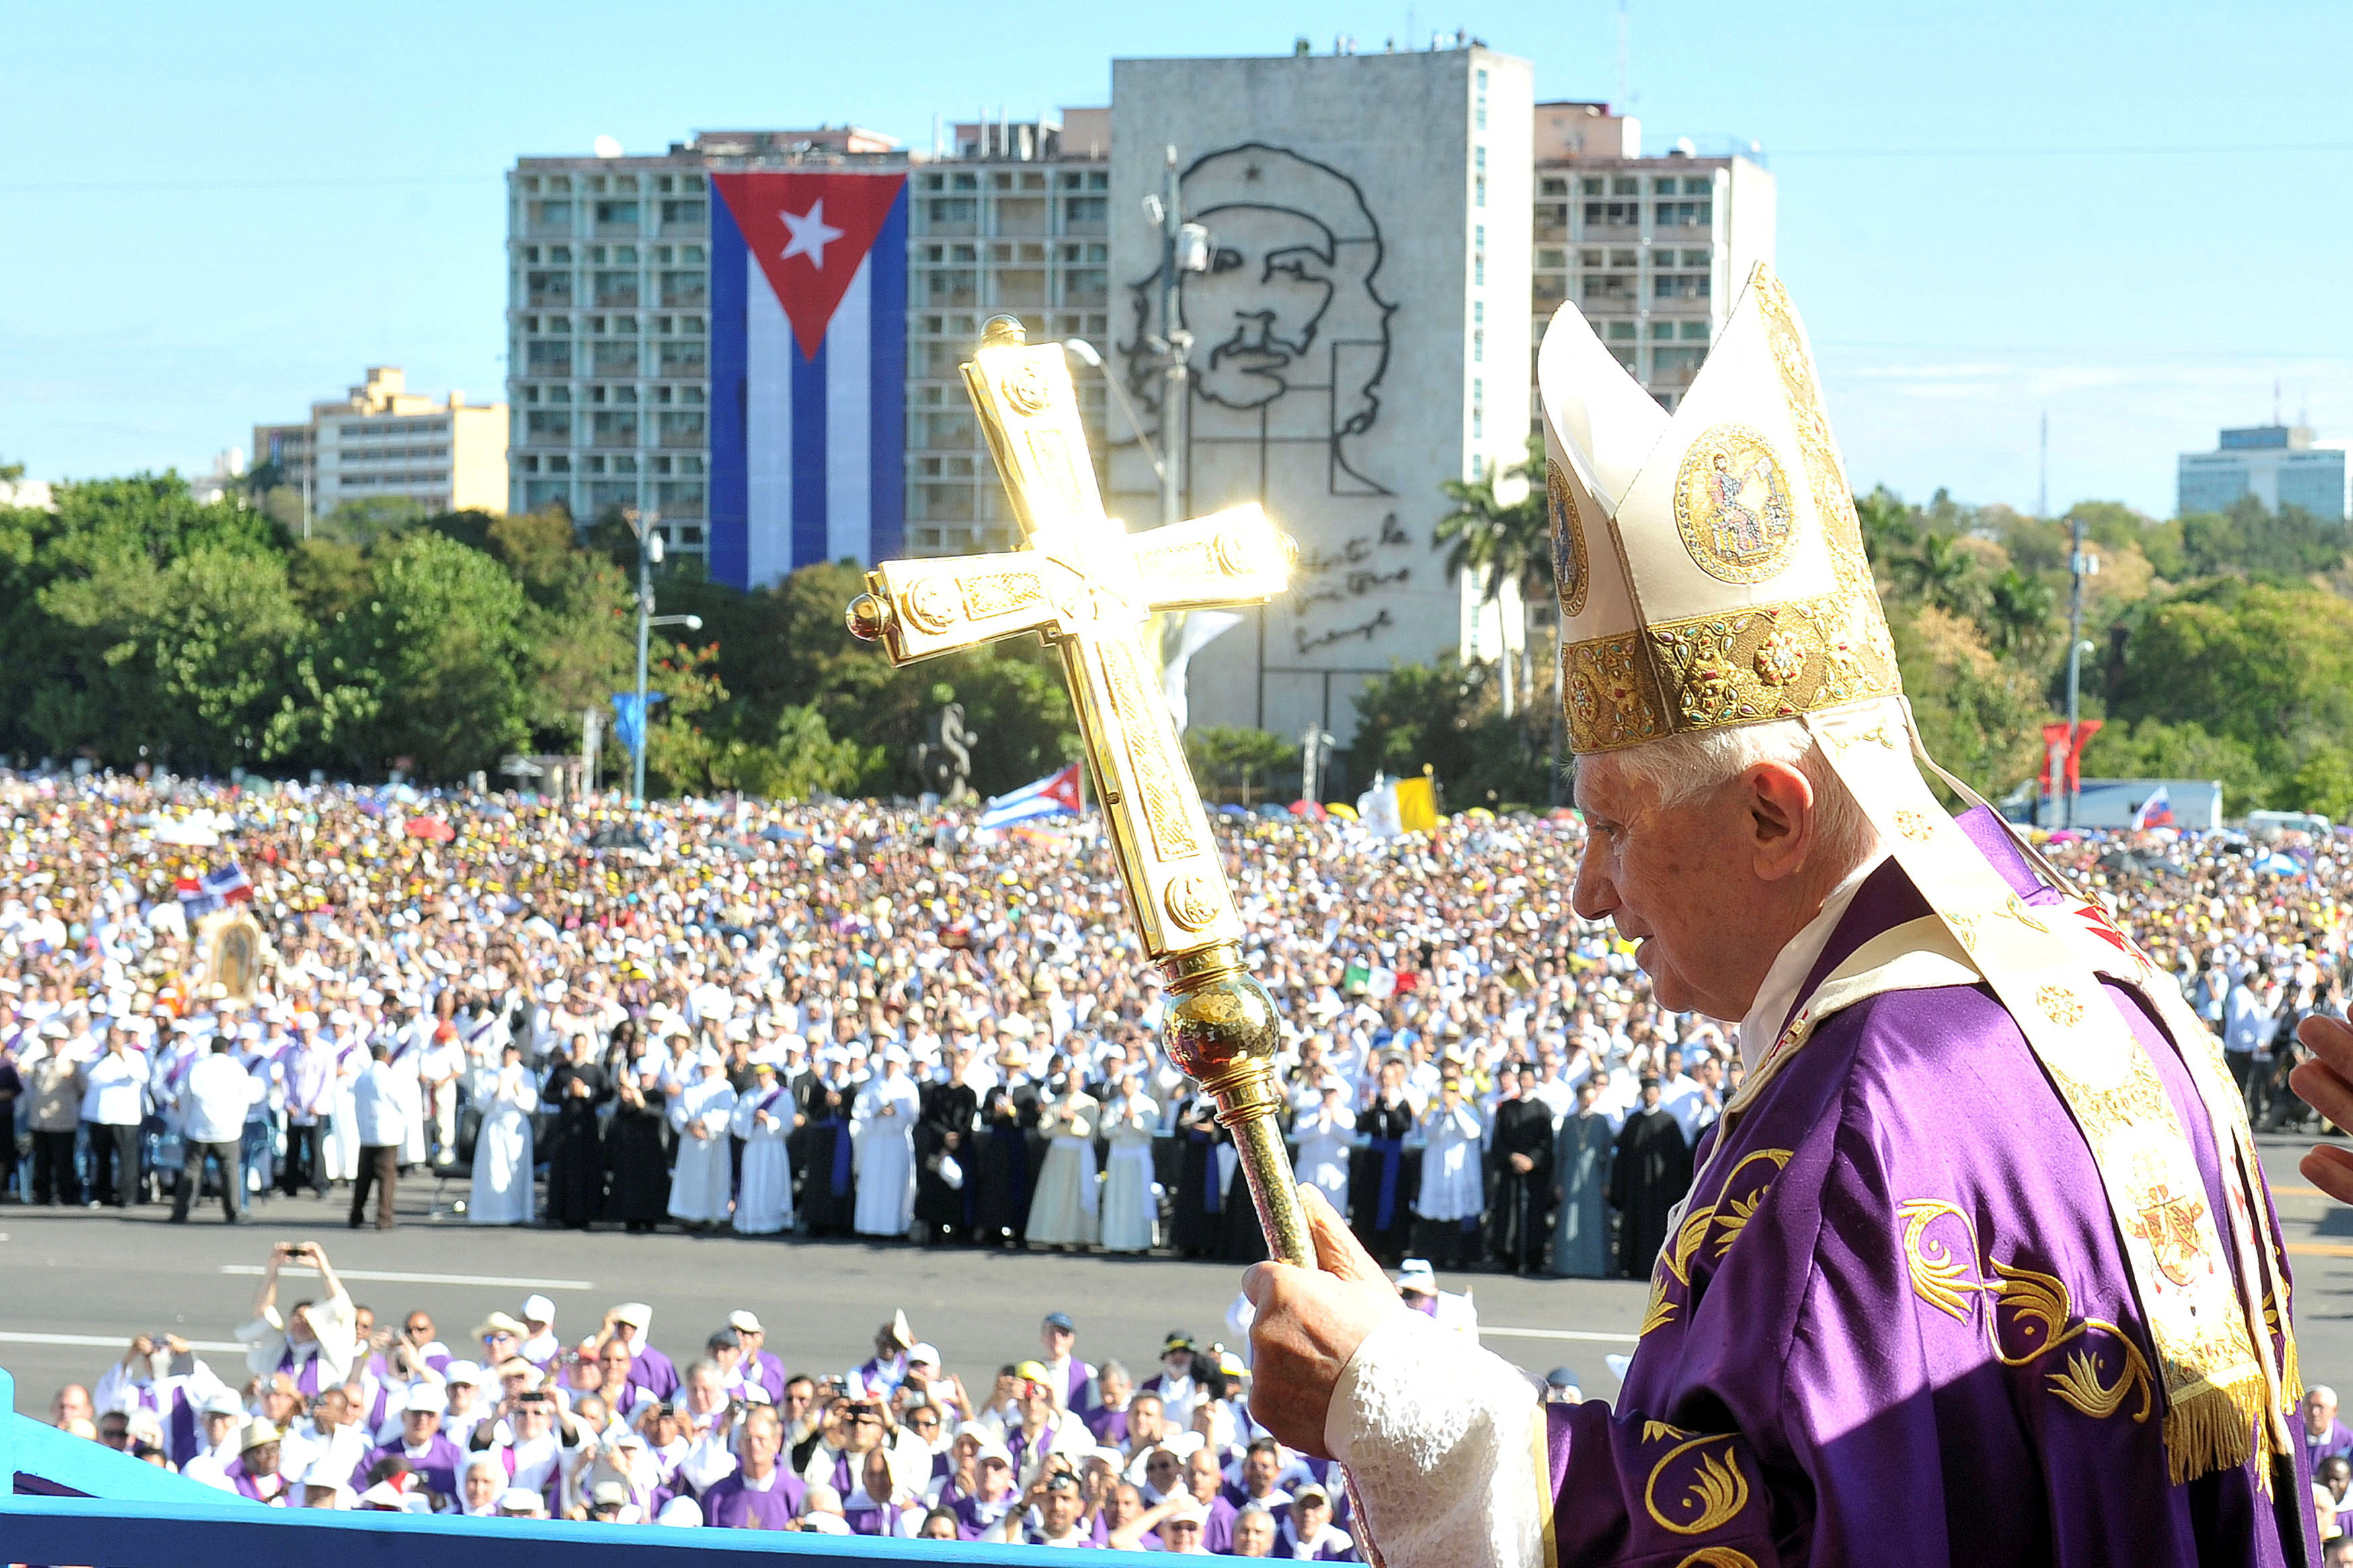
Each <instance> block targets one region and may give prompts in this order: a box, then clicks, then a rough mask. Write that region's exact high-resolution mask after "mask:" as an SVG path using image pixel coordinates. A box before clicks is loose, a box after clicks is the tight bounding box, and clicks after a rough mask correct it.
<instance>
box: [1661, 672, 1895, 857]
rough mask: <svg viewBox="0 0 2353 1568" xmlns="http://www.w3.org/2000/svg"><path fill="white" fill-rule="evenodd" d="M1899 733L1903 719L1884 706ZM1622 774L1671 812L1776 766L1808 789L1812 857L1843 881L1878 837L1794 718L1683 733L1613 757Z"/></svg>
mask: <svg viewBox="0 0 2353 1568" xmlns="http://www.w3.org/2000/svg"><path fill="white" fill-rule="evenodd" d="M1889 706H1890V708H1891V712H1892V717H1893V719H1894V722H1895V723H1896V724H1897V726H1898V727H1899V728H1900V727H1902V726H1903V724H1904V715H1903V711H1902V710H1901V709H1900V708H1894V706H1893V705H1892V704H1891V705H1889ZM1616 755H1617V758H1618V761H1619V764H1620V766H1621V767H1623V768H1624V769H1625V770H1626V773H1627V775H1628V776H1629V777H1630V778H1631V779H1633V780H1634V781H1636V782H1637V783H1639V784H1641V785H1642V786H1643V787H1645V788H1647V789H1648V790H1650V791H1651V792H1652V793H1653V794H1655V795H1657V796H1658V800H1659V804H1660V805H1662V806H1666V807H1669V808H1672V807H1674V806H1678V805H1685V804H1687V803H1689V802H1691V801H1694V800H1696V799H1698V798H1699V797H1700V796H1701V795H1706V794H1709V793H1710V792H1712V791H1714V790H1716V789H1719V788H1721V787H1723V786H1724V785H1725V784H1727V783H1729V782H1730V781H1731V780H1733V779H1735V778H1737V777H1738V776H1739V775H1741V774H1742V773H1746V772H1747V771H1748V770H1749V769H1750V768H1753V767H1755V766H1756V765H1757V763H1781V764H1783V765H1784V766H1786V767H1793V768H1795V769H1797V770H1798V771H1799V773H1803V774H1805V775H1806V782H1807V783H1809V784H1812V785H1813V786H1814V836H1815V842H1816V843H1817V845H1818V846H1819V848H1818V850H1817V851H1816V853H1817V854H1818V855H1819V856H1820V858H1821V860H1822V861H1823V863H1824V864H1826V865H1828V866H1831V867H1832V868H1835V869H1836V870H1837V872H1838V874H1839V875H1840V876H1841V877H1843V876H1844V875H1845V874H1846V873H1848V872H1850V871H1852V870H1854V869H1855V868H1858V867H1860V866H1862V864H1863V863H1864V862H1866V861H1868V860H1869V859H1870V858H1872V857H1873V855H1874V854H1876V853H1877V852H1878V849H1879V830H1878V829H1877V828H1876V827H1874V826H1872V822H1871V818H1870V817H1869V816H1867V815H1865V814H1864V812H1863V809H1862V805H1860V804H1859V803H1857V801H1856V800H1855V798H1854V796H1853V795H1852V794H1851V793H1849V791H1848V789H1847V787H1846V785H1845V784H1844V783H1843V782H1842V781H1841V780H1840V778H1839V776H1838V775H1837V773H1833V772H1832V771H1831V762H1830V758H1829V757H1828V756H1826V755H1824V754H1823V752H1822V748H1821V743H1820V742H1818V741H1816V740H1815V739H1814V736H1813V732H1812V731H1810V730H1808V729H1807V728H1806V726H1805V725H1804V724H1803V723H1801V722H1800V721H1798V720H1795V719H1774V720H1769V721H1767V722H1765V723H1762V724H1736V725H1729V726H1725V727H1724V728H1721V729H1713V730H1694V731H1685V732H1683V733H1682V734H1678V735H1669V736H1668V737H1666V738H1665V739H1664V740H1661V741H1651V742H1646V743H1644V744H1642V745H1639V746H1630V747H1629V748H1627V749H1626V750H1625V751H1622V752H1617V753H1616Z"/></svg>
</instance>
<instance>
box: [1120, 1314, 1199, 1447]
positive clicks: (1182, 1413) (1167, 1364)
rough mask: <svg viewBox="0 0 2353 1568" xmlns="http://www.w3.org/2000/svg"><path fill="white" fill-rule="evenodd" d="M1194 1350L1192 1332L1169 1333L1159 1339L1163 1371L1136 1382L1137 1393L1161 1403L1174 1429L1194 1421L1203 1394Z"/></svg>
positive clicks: (1170, 1425)
mask: <svg viewBox="0 0 2353 1568" xmlns="http://www.w3.org/2000/svg"><path fill="white" fill-rule="evenodd" d="M1195 1353H1196V1352H1194V1349H1193V1337H1192V1336H1191V1335H1190V1334H1184V1333H1174V1332H1172V1333H1170V1334H1169V1335H1168V1337H1167V1338H1166V1339H1165V1340H1163V1341H1161V1342H1160V1370H1159V1371H1158V1372H1156V1373H1153V1374H1152V1375H1151V1376H1150V1377H1147V1378H1145V1380H1144V1381H1143V1382H1142V1383H1141V1384H1137V1385H1136V1390H1135V1391H1136V1393H1138V1394H1151V1395H1152V1396H1153V1397H1154V1398H1155V1399H1157V1400H1158V1401H1159V1402H1160V1414H1161V1415H1162V1417H1163V1418H1164V1419H1165V1420H1166V1422H1167V1423H1168V1425H1169V1427H1170V1428H1171V1429H1172V1430H1175V1431H1179V1432H1181V1431H1183V1430H1185V1428H1187V1426H1191V1425H1192V1424H1193V1405H1195V1403H1196V1402H1197V1401H1198V1400H1199V1399H1200V1397H1201V1385H1200V1384H1199V1382H1198V1380H1196V1379H1195V1377H1194V1376H1193V1357H1194V1354H1195Z"/></svg>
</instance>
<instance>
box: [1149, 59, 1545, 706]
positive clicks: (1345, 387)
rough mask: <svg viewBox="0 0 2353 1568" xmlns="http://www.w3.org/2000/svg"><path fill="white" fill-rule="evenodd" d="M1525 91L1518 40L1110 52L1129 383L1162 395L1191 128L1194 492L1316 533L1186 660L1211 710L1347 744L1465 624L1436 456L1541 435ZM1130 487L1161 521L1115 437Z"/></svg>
mask: <svg viewBox="0 0 2353 1568" xmlns="http://www.w3.org/2000/svg"><path fill="white" fill-rule="evenodd" d="M1533 98H1534V94H1533V89H1532V76H1531V71H1530V68H1529V66H1528V64H1527V62H1526V61H1525V60H1520V59H1515V58H1512V57H1511V56H1508V55H1503V54H1498V53H1495V52H1494V51H1493V50H1490V49H1487V48H1485V47H1478V46H1469V47H1459V48H1452V49H1445V50H1439V51H1432V52H1428V53H1409V54H1380V55H1361V56H1359V55H1351V54H1337V55H1304V54H1302V55H1296V56H1288V57H1277V58H1248V59H1186V60H1117V61H1114V62H1113V67H1112V137H1111V145H1112V168H1111V175H1112V178H1111V197H1112V200H1111V213H1112V232H1111V246H1112V259H1113V270H1114V271H1115V273H1116V274H1117V276H1118V279H1119V281H1120V285H1121V289H1122V294H1123V298H1122V299H1121V300H1119V301H1118V303H1117V306H1116V308H1115V310H1114V311H1113V321H1114V331H1113V338H1114V342H1115V345H1116V348H1117V350H1118V353H1119V355H1120V357H1121V360H1122V361H1123V362H1124V365H1125V368H1126V371H1127V377H1128V385H1129V387H1130V389H1131V391H1132V392H1133V393H1134V394H1135V395H1138V396H1139V398H1140V399H1141V400H1142V401H1143V402H1145V405H1147V406H1148V407H1156V405H1157V403H1158V401H1159V399H1160V388H1161V385H1162V380H1161V378H1160V377H1159V376H1158V375H1156V374H1155V373H1154V368H1153V366H1154V358H1153V352H1152V350H1151V348H1150V346H1149V339H1150V337H1151V336H1153V335H1155V334H1158V333H1159V332H1161V331H1162V330H1163V323H1162V322H1161V321H1160V320H1159V314H1160V289H1159V272H1160V268H1161V252H1162V240H1161V237H1160V233H1159V231H1158V230H1157V229H1156V228H1155V226H1153V224H1152V222H1151V220H1150V219H1149V217H1148V216H1146V214H1145V205H1144V204H1145V197H1146V196H1147V195H1159V193H1160V192H1161V190H1162V187H1163V184H1164V180H1165V170H1166V156H1167V152H1166V150H1167V149H1170V148H1174V149H1175V150H1176V162H1177V166H1178V169H1179V171H1180V174H1181V177H1180V182H1179V197H1180V205H1181V208H1182V214H1183V216H1184V217H1185V218H1187V220H1189V221H1195V222H1198V223H1199V224H1201V225H1202V226H1205V227H1206V228H1207V230H1208V250H1207V253H1206V256H1205V257H1204V258H1203V259H1204V261H1205V267H1204V269H1203V270H1200V271H1198V272H1180V276H1179V279H1178V282H1179V290H1178V300H1177V305H1176V314H1177V317H1178V319H1177V321H1176V323H1175V325H1176V326H1177V327H1179V328H1181V329H1182V330H1183V331H1186V332H1189V333H1190V334H1191V346H1190V350H1189V353H1188V355H1187V360H1188V363H1189V365H1190V380H1189V383H1188V385H1189V394H1190V395H1189V402H1188V405H1187V410H1186V415H1187V416H1186V419H1185V421H1184V441H1183V446H1184V453H1185V458H1186V468H1187V495H1186V501H1187V506H1186V510H1187V512H1188V514H1192V515H1198V514H1201V513H1204V512H1208V511H1211V510H1216V509H1218V508H1219V507H1224V506H1230V505H1233V504H1235V503H1237V502H1240V501H1243V500H1257V501H1260V502H1261V503H1263V504H1264V506H1265V507H1266V509H1267V511H1268V512H1269V514H1270V515H1271V517H1272V518H1273V519H1274V520H1275V521H1276V522H1277V523H1278V524H1279V525H1280V526H1281V527H1282V528H1283V529H1285V530H1286V531H1289V532H1290V533H1291V534H1292V535H1293V537H1295V538H1296V539H1297V540H1298V541H1299V543H1300V547H1301V554H1300V563H1299V569H1298V572H1297V574H1296V575H1295V578H1294V584H1293V591H1292V593H1291V594H1290V595H1288V596H1287V597H1286V598H1285V599H1283V600H1282V602H1281V603H1279V604H1277V605H1272V606H1270V607H1268V608H1267V609H1264V610H1261V611H1253V612H1251V613H1250V616H1248V618H1247V620H1246V621H1245V622H1244V624H1243V625H1241V626H1237V627H1235V628H1234V629H1233V630H1231V631H1229V632H1228V633H1227V634H1226V635H1225V636H1224V637H1220V638H1219V639H1218V640H1217V641H1215V642H1212V643H1211V644H1209V646H1208V647H1207V648H1205V649H1203V650H1202V651H1201V652H1200V653H1199V654H1198V655H1197V656H1196V657H1195V658H1194V659H1193V662H1192V666H1191V670H1190V686H1191V703H1192V714H1193V720H1194V721H1195V722H1196V723H1208V724H1240V725H1248V726H1252V727H1256V728H1260V729H1264V730H1269V731H1273V732H1275V733H1277V734H1284V735H1295V734H1298V733H1300V732H1301V731H1303V730H1304V729H1305V728H1306V727H1307V726H1308V725H1309V724H1320V725H1321V726H1322V727H1323V728H1324V729H1325V730H1328V731H1331V732H1332V733H1333V735H1334V736H1335V737H1336V738H1337V740H1338V742H1339V743H1340V744H1341V745H1342V746H1344V747H1345V746H1346V745H1347V744H1348V742H1349V741H1350V739H1351V737H1352V736H1353V733H1354V731H1355V727H1356V708H1355V705H1354V702H1353V699H1354V698H1355V696H1356V693H1357V692H1358V691H1359V690H1361V689H1362V688H1363V686H1364V684H1365V682H1366V679H1369V678H1370V677H1372V676H1375V675H1378V674H1382V673H1385V672H1386V671H1387V670H1388V668H1390V666H1391V665H1392V663H1394V662H1396V661H1399V660H1405V661H1419V660H1422V659H1427V658H1430V657H1432V656H1433V655H1435V654H1437V653H1439V652H1440V651H1441V650H1443V649H1446V648H1449V647H1456V646H1457V645H1458V644H1459V642H1460V641H1461V637H1462V632H1463V617H1464V614H1465V603H1464V596H1463V595H1462V593H1461V587H1460V585H1459V584H1458V583H1457V582H1456V580H1455V579H1454V577H1453V576H1452V575H1451V574H1449V573H1448V572H1447V571H1446V570H1445V567H1444V557H1443V555H1442V554H1441V553H1440V552H1438V551H1437V550H1436V549H1435V548H1434V547H1433V543H1432V537H1431V534H1432V529H1433V526H1434V524H1435V523H1436V521H1437V520H1438V519H1439V518H1440V516H1442V515H1444V513H1445V511H1446V510H1447V503H1446V501H1445V500H1444V498H1443V496H1442V495H1441V494H1440V489H1439V485H1440V481H1442V480H1445V479H1462V478H1469V477H1472V476H1473V475H1475V474H1477V473H1479V472H1481V471H1482V470H1483V469H1484V468H1487V467H1488V466H1490V465H1508V464H1512V463H1515V462H1518V461H1519V460H1520V459H1521V458H1523V457H1524V456H1525V451H1526V439H1527V424H1526V417H1525V411H1526V408H1527V401H1528V391H1527V388H1528V384H1529V380H1530V375H1529V367H1530V364H1531V363H1532V362H1531V357H1530V341H1529V334H1528V330H1527V316H1526V313H1525V308H1524V306H1523V303H1522V302H1523V301H1525V300H1527V299H1528V298H1529V289H1530V274H1529V260H1530V256H1531V245H1532V242H1531V235H1530V229H1529V224H1530V217H1531V214H1532V211H1533V205H1532V191H1531V179H1532V157H1531V153H1532V142H1531V137H1532V129H1531V111H1532V108H1533ZM1162 423H1163V424H1164V426H1165V425H1166V420H1165V419H1164V420H1163V421H1162ZM1111 489H1112V498H1111V499H1112V504H1113V510H1116V511H1119V512H1121V513H1122V514H1123V515H1124V516H1125V517H1127V518H1128V519H1130V520H1131V521H1152V520H1155V519H1156V516H1157V502H1156V498H1155V493H1154V487H1153V480H1152V476H1151V472H1150V469H1149V468H1148V466H1147V465H1146V464H1145V461H1144V459H1143V458H1142V456H1141V454H1140V452H1139V451H1138V450H1137V449H1136V448H1135V447H1132V446H1130V447H1117V448H1114V458H1113V466H1112V486H1111Z"/></svg>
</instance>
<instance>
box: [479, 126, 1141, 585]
mask: <svg viewBox="0 0 2353 1568" xmlns="http://www.w3.org/2000/svg"><path fill="white" fill-rule="evenodd" d="M1109 141H1110V114H1109V111H1108V110H1101V109H1095V110H1083V109H1082V110H1069V111H1067V112H1066V113H1065V114H1064V115H1063V117H1062V120H1061V121H1060V123H1057V122H1055V121H1050V120H1041V121H1034V122H1030V123H1026V124H1024V123H1013V122H1008V121H992V122H975V123H971V124H963V125H957V126H955V127H953V128H952V140H951V141H950V142H949V143H948V144H947V145H945V146H943V147H942V148H941V149H939V150H938V151H937V153H934V154H933V155H931V156H924V155H923V154H920V153H911V152H909V151H907V150H905V149H902V148H901V147H900V146H899V145H898V144H897V143H896V142H892V140H891V139H890V138H888V137H885V136H880V135H876V134H875V133H873V132H866V131H861V130H857V129H855V128H832V127H828V128H821V129H819V130H816V131H764V132H702V133H701V134H699V135H697V136H696V137H694V138H693V139H692V140H691V141H690V142H682V143H678V144H675V145H673V146H672V147H671V148H670V150H669V152H667V153H662V154H659V155H654V156H646V157H626V156H624V157H612V158H599V157H594V156H583V157H554V158H524V159H522V160H519V161H518V162H517V163H516V165H515V167H514V169H513V170H512V172H511V173H510V174H509V176H508V188H509V209H508V215H509V216H508V240H507V249H508V266H509V273H508V312H507V319H508V335H509V355H510V358H509V364H510V366H511V370H510V381H509V386H510V396H511V399H512V405H513V408H514V416H515V427H514V445H515V456H514V465H513V485H512V489H513V500H512V504H513V505H514V506H515V507H517V508H520V509H524V510H529V509H533V508H537V507H543V506H548V505H554V504H561V505H563V506H565V507H566V508H568V509H569V510H571V512H572V514H573V516H575V517H576V518H579V519H581V520H582V521H587V520H588V519H590V518H593V517H595V516H596V515H598V514H599V513H601V512H604V511H606V510H607V509H610V508H614V507H631V508H637V509H639V510H644V511H648V512H659V515H660V518H661V529H662V531H663V532H664V534H665V535H666V536H667V541H668V543H669V545H670V549H671V550H672V551H673V552H676V553H678V554H680V555H682V556H695V557H702V556H704V555H706V553H707V552H708V550H709V548H710V542H711V541H710V536H709V527H708V521H709V519H710V518H711V515H712V496H711V492H710V488H709V480H710V466H711V436H712V428H711V425H712V422H711V408H710V404H711V398H712V382H711V336H712V322H711V310H712V274H711V267H712V255H711V222H712V211H711V203H712V190H711V184H710V177H711V176H712V174H732V173H736V172H743V171H757V170H813V171H814V170H826V169H842V170H871V171H882V170H890V169H900V170H904V171H905V172H906V174H907V176H908V185H909V197H910V206H909V221H908V238H907V283H908V298H907V369H906V387H905V396H906V437H905V456H904V459H903V460H904V464H905V479H906V483H905V498H906V523H905V533H904V540H905V543H906V546H907V548H908V549H909V550H910V551H911V552H913V553H916V554H932V553H941V552H963V551H969V550H976V549H988V548H1002V547H1004V546H1006V545H1008V544H1009V543H1010V542H1011V523H1010V521H1009V518H1008V513H1007V511H1006V508H1005V504H1004V500H1003V494H1002V490H1001V489H1000V487H999V486H998V484H997V477H996V472H995V469H994V468H992V467H991V466H990V462H989V458H988V453H987V447H985V446H984V445H983V443H982V441H981V437H980V433H979V431H978V429H977V427H976V426H975V424H974V421H973V417H972V410H971V405H970V404H969V403H968V402H967V401H966V398H965V390H964V384H963V381H962V379H961V376H960V374H959V373H958V371H957V368H956V367H957V364H958V363H959V362H960V361H961V360H963V359H965V358H967V357H969V355H970V353H971V351H972V346H973V344H974V343H975V342H977V341H978V338H979V333H980V323H981V322H982V321H985V320H987V317H989V316H990V315H992V314H996V313H998V312H1000V311H1001V312H1005V313H1009V314H1013V315H1018V316H1019V317H1021V318H1022V321H1023V323H1024V325H1025V326H1027V327H1028V328H1029V331H1030V334H1031V336H1032V338H1033V339H1036V338H1039V337H1043V336H1049V335H1050V336H1053V337H1058V338H1069V337H1084V338H1087V339H1088V340H1089V341H1091V342H1094V343H1096V344H1097V345H1098V346H1101V345H1103V344H1104V343H1105V342H1107V339H1108V336H1109V331H1110V320H1109V316H1108V312H1107V300H1108V298H1109V292H1110V275H1109V267H1110V257H1109V252H1108V249H1107V245H1108V240H1107V231H1108V214H1107V213H1106V211H1105V206H1106V204H1107V201H1108V191H1109V186H1110V174H1109V167H1110V164H1109V157H1110V146H1109ZM1080 395H1081V398H1082V402H1083V403H1084V404H1085V405H1086V406H1087V408H1088V409H1089V410H1090V413H1091V417H1092V420H1093V422H1094V423H1095V425H1096V426H1097V427H1098V429H1099V428H1100V422H1101V416H1100V410H1101V407H1102V405H1103V389H1102V387H1101V385H1100V384H1089V383H1088V382H1087V381H1085V380H1082V384H1081V390H1080Z"/></svg>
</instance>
